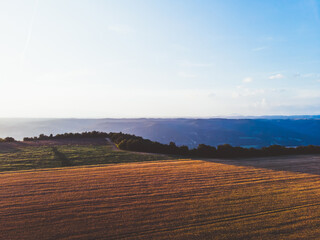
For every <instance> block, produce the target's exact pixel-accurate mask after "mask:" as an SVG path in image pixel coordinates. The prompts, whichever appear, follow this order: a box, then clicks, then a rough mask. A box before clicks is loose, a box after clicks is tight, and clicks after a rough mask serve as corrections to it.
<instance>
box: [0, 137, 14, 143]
mask: <svg viewBox="0 0 320 240" xmlns="http://www.w3.org/2000/svg"><path fill="white" fill-rule="evenodd" d="M15 141H16V140H15V139H14V138H13V137H6V138H0V142H15Z"/></svg>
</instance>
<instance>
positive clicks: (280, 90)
mask: <svg viewBox="0 0 320 240" xmlns="http://www.w3.org/2000/svg"><path fill="white" fill-rule="evenodd" d="M319 7H320V1H318V0H299V1H298V0H286V1H285V0H268V1H256V0H224V1H204V0H202V1H195V0H193V1H188V0H183V1H182V0H181V1H178V0H175V1H172V0H170V1H166V0H161V1H160V0H158V1H156V0H144V1H143V0H134V1H133V0H117V1H115V0H114V1H106V0H103V1H102V0H100V1H99V0H90V1H89V0H87V1H82V0H74V1H72V0H68V1H62V0H52V1H50V0H46V1H44V0H30V1H28V0H21V1H16V0H3V1H1V2H0V34H1V35H0V36H1V37H0V101H1V102H2V103H3V104H1V105H0V117H84V118H85V117H88V118H96V117H214V116H234V115H278V114H282V115H292V114H320V70H319V66H320V14H319Z"/></svg>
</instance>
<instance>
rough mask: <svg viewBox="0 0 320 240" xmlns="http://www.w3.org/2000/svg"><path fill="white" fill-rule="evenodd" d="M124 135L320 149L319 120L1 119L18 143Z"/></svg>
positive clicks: (1, 129)
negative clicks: (86, 135) (84, 134)
mask: <svg viewBox="0 0 320 240" xmlns="http://www.w3.org/2000/svg"><path fill="white" fill-rule="evenodd" d="M93 130H96V131H104V132H124V133H130V134H135V135H138V136H142V137H144V138H147V139H150V140H152V141H158V142H161V143H165V144H167V143H169V142H170V141H173V142H175V143H176V144H177V145H180V146H181V145H187V146H189V147H192V148H194V147H196V146H197V145H198V144H200V143H203V144H207V145H212V146H217V145H221V144H225V143H228V144H231V145H232V146H241V147H255V148H260V147H263V146H269V145H273V144H279V145H283V146H302V145H309V144H312V145H320V116H319V115H315V116H309V115H305V116H266V117H255V118H253V117H252V118H250V117H247V118H245V117H243V118H238V119H232V118H228V119H226V118H210V119H192V118H173V119H156V118H153V119H148V118H139V119H138V118H137V119H0V137H2V138H4V137H7V136H11V137H14V138H16V139H22V138H23V137H32V136H37V135H39V134H41V133H44V134H51V133H52V134H58V133H65V132H83V131H93Z"/></svg>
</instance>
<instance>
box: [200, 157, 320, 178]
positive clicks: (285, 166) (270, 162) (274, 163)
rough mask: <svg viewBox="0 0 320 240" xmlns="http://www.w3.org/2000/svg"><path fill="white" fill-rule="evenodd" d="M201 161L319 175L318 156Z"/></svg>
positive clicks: (319, 163)
mask: <svg viewBox="0 0 320 240" xmlns="http://www.w3.org/2000/svg"><path fill="white" fill-rule="evenodd" d="M201 160H204V161H209V162H215V163H223V164H228V165H234V166H247V167H248V166H249V167H256V168H266V169H271V170H276V171H290V172H298V173H309V174H317V175H320V155H297V156H279V157H263V158H262V157H261V158H245V159H201Z"/></svg>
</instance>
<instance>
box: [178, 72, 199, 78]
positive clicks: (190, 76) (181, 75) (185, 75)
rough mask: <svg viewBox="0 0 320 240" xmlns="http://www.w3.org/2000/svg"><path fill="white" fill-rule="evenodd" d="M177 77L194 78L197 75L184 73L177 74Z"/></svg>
mask: <svg viewBox="0 0 320 240" xmlns="http://www.w3.org/2000/svg"><path fill="white" fill-rule="evenodd" d="M178 76H179V77H182V78H196V77H197V75H195V74H192V73H186V72H178Z"/></svg>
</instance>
